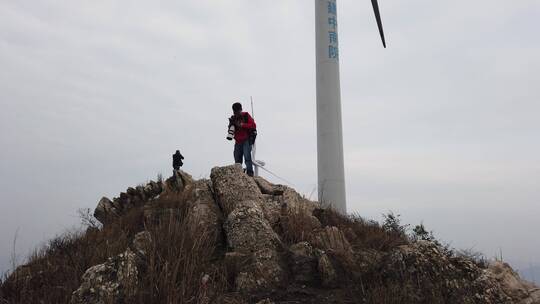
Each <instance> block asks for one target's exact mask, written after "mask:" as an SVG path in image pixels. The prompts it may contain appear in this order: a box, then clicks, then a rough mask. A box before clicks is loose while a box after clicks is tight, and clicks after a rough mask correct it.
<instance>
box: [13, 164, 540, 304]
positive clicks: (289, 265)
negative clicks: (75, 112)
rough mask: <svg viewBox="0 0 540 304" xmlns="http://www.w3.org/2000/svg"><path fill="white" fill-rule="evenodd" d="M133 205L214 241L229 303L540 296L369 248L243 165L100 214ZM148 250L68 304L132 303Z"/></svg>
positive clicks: (462, 268) (136, 244) (434, 250)
mask: <svg viewBox="0 0 540 304" xmlns="http://www.w3.org/2000/svg"><path fill="white" fill-rule="evenodd" d="M136 207H140V208H141V209H140V210H142V211H143V217H144V223H145V224H148V225H155V224H158V225H159V224H162V223H167V222H181V223H182V225H178V226H175V227H177V228H178V227H181V230H182V233H189V234H191V238H190V239H197V240H200V239H201V236H204V237H205V240H206V239H207V238H206V237H208V238H209V239H211V240H212V244H213V247H215V248H219V250H216V251H215V252H217V253H213V254H214V255H212V261H213V262H216V264H217V265H218V266H220V267H222V266H223V267H224V268H225V270H226V271H224V272H225V273H226V276H227V277H228V278H227V279H228V280H229V281H228V283H229V284H234V292H232V293H229V294H228V295H227V296H224V297H223V298H222V299H229V298H230V299H234V300H231V302H230V303H233V302H234V303H273V302H272V300H275V299H276V298H274V297H268V296H269V295H273V294H279V293H280V290H282V289H287V287H288V286H291V285H292V286H295V287H294V288H293V289H294V290H295V291H294V292H295V293H298V294H300V295H302V296H299V297H300V298H302V297H304V298H306V297H310V295H313V294H316V292H314V291H313V290H325V292H324V293H325V296H324V297H323V298H324V299H333V298H334V294H333V292H332V291H333V290H337V289H339V287H340V286H341V284H343V283H344V282H347V280H350V281H349V282H351V281H352V282H364V283H366V282H365V281H364V278H365V277H370V278H377V279H378V280H379V279H380V280H381V284H382V285H384V284H386V283H389V285H392V286H399V288H401V289H402V290H400V292H402V291H405V294H406V296H407V297H408V298H407V299H406V300H404V302H403V303H426V301H429V299H428V298H426V297H428V296H430V293H431V291H432V290H437V291H438V292H442V293H443V294H442V295H440V296H441V297H442V298H444V299H446V300H447V301H448V303H487V304H490V303H491V304H495V303H497V304H502V303H504V304H507V303H508V304H510V303H517V304H540V289H538V288H537V287H536V286H534V285H533V284H530V283H528V282H525V281H523V280H521V279H520V278H519V276H518V275H517V274H516V273H515V272H514V271H513V270H512V269H511V268H510V266H508V265H507V264H504V263H500V262H494V263H492V264H490V265H489V267H487V268H486V267H483V266H482V265H479V264H478V263H476V262H474V261H473V260H472V259H470V258H466V257H461V256H456V255H454V254H452V253H451V252H450V251H448V250H446V249H445V248H444V247H441V246H440V245H439V244H437V243H436V242H428V241H416V242H409V241H404V242H402V243H399V244H403V243H406V244H407V245H402V246H397V245H394V246H393V247H391V249H387V250H386V251H382V250H375V249H368V248H363V244H361V243H359V241H358V240H359V239H361V237H362V233H364V232H363V231H362V230H359V229H357V227H356V228H355V229H352V228H350V227H351V225H352V224H351V223H350V222H347V223H349V224H350V225H349V224H348V225H343V224H342V225H339V224H338V223H339V221H340V220H339V219H337V218H336V217H337V216H338V215H336V214H335V213H333V212H332V211H329V210H328V209H324V208H321V207H320V206H319V205H318V204H317V203H316V202H312V201H310V200H309V199H306V198H305V197H304V196H302V195H300V194H299V193H297V192H296V191H295V190H294V189H292V188H290V187H287V186H283V185H274V184H272V183H270V182H268V181H267V180H265V179H263V178H261V177H255V178H251V177H249V176H247V175H246V174H244V173H243V172H242V168H241V166H240V165H233V166H226V167H216V168H213V169H212V172H211V179H210V180H206V179H202V180H194V179H193V178H192V177H191V176H189V175H188V174H186V173H185V172H183V171H178V172H176V173H175V175H174V176H173V177H171V178H169V179H167V180H166V181H164V182H161V183H155V182H150V183H148V184H147V185H145V186H139V187H135V188H128V189H127V190H126V192H125V193H121V194H120V196H119V197H118V198H114V199H113V200H109V199H108V198H105V197H104V198H102V199H101V200H100V201H99V203H98V206H97V207H96V210H95V216H96V218H98V219H99V221H100V222H102V223H103V224H104V225H109V224H110V223H112V222H114V221H116V220H118V219H119V218H120V217H122V216H125V215H126V214H127V213H128V212H129V211H130V210H131V209H133V208H136ZM165 227H168V226H165ZM167 229H168V228H167ZM287 230H294V231H289V232H294V233H296V234H294V233H291V234H290V235H289V234H286V233H285V231H287ZM355 231H356V233H358V235H357V234H356V233H355ZM381 233H382V232H381ZM193 236H195V237H193ZM156 239H157V238H156ZM156 243H157V242H156ZM291 243H294V244H292V245H290V244H291ZM151 249H153V250H155V247H152V237H151V234H150V232H148V231H143V232H140V233H138V234H136V235H135V237H134V238H133V241H132V243H131V244H130V245H129V247H128V248H126V250H125V251H124V252H123V253H121V254H119V255H117V256H114V257H111V258H109V259H108V260H107V261H106V262H105V263H102V264H99V265H95V266H93V267H91V268H89V269H88V270H87V271H86V272H85V273H84V275H83V276H82V284H81V286H80V287H79V288H78V289H77V290H76V291H75V292H73V295H72V298H71V304H82V303H86V304H105V303H116V304H122V303H127V301H128V299H129V297H130V296H132V295H134V294H135V293H136V291H137V289H138V288H139V284H140V283H141V273H144V271H145V270H148V268H147V263H148V260H149V259H147V256H148V255H149V250H151ZM152 252H153V253H155V251H152ZM151 256H153V255H151ZM214 260H216V261H214ZM214 266H216V265H212V267H214ZM17 273H18V275H17V277H20V280H22V281H23V282H25V281H28V280H29V278H31V275H33V274H31V273H30V272H27V271H26V269H25V268H20V270H18V271H17ZM208 273H211V272H206V268H205V269H204V273H203V274H202V275H201V277H200V280H201V281H200V282H201V283H200V284H201V286H200V291H199V294H198V295H197V297H196V298H194V299H195V300H194V301H195V302H197V303H205V304H206V303H212V300H213V295H214V292H215V290H217V288H216V289H214V287H213V286H211V285H212V284H213V278H212V275H209V274H208ZM197 275H199V274H197ZM377 282H378V281H377ZM396 282H397V283H396ZM364 283H362V284H364ZM362 284H360V285H362ZM377 284H378V283H377ZM368 285H369V284H368ZM310 288H311V291H306V289H310ZM361 288H364V286H363V285H362V286H361ZM195 289H197V288H195ZM426 290H427V292H426ZM326 291H328V293H326ZM319 299H321V298H319ZM328 301H330V300H328ZM332 301H333V302H332V303H340V300H339V299H335V300H332ZM312 302H313V303H316V302H317V301H316V300H313V301H312ZM319 302H320V303H330V302H327V301H326V300H323V301H322V302H321V301H319ZM218 303H229V302H227V301H225V302H223V301H221V302H219V301H218ZM295 303H296V302H295ZM298 303H307V302H298Z"/></svg>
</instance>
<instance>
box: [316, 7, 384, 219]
mask: <svg viewBox="0 0 540 304" xmlns="http://www.w3.org/2000/svg"><path fill="white" fill-rule="evenodd" d="M371 2H372V4H373V10H374V12H375V17H376V19H377V24H378V26H379V33H380V35H381V39H382V41H383V45H384V46H385V47H386V43H385V40H384V34H383V29H382V22H381V19H380V14H379V6H378V3H377V0H372V1H371ZM315 35H316V38H315V41H316V65H317V68H316V70H317V171H318V192H319V202H321V203H324V204H329V205H330V206H332V207H333V208H334V209H335V210H337V211H339V212H341V213H344V214H345V213H346V212H347V202H346V197H345V170H344V164H343V126H342V122H341V90H340V83H339V39H338V22H337V7H336V0H315Z"/></svg>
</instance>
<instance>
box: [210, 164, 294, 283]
mask: <svg viewBox="0 0 540 304" xmlns="http://www.w3.org/2000/svg"><path fill="white" fill-rule="evenodd" d="M210 177H211V179H212V184H213V186H214V191H215V194H216V197H217V200H218V203H219V204H220V206H221V209H222V210H223V212H224V215H225V216H226V220H225V223H224V230H225V233H226V235H227V247H228V249H229V251H232V252H238V253H240V254H247V255H250V256H251V260H252V263H248V264H247V265H245V266H244V267H242V268H241V269H239V273H238V275H237V277H236V288H237V290H239V291H243V292H251V291H256V290H260V289H268V288H274V287H276V286H278V285H279V284H280V283H281V282H282V281H283V279H284V276H285V272H284V270H283V269H282V261H281V257H280V255H279V254H278V252H279V251H281V250H282V244H281V241H280V239H279V236H278V235H277V234H276V233H275V232H274V230H272V227H271V225H270V223H269V222H268V220H267V219H266V217H265V216H264V212H263V209H262V207H261V206H262V204H263V203H264V199H263V196H262V193H261V191H260V190H259V187H258V186H257V184H256V183H255V181H254V180H253V179H252V178H250V177H248V176H247V175H245V174H243V172H242V168H241V166H240V165H233V166H228V167H216V168H213V169H212V173H211V175H210Z"/></svg>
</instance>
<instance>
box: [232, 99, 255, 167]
mask: <svg viewBox="0 0 540 304" xmlns="http://www.w3.org/2000/svg"><path fill="white" fill-rule="evenodd" d="M232 110H233V114H234V115H233V116H231V118H229V121H230V123H231V124H233V125H234V127H235V128H234V140H235V144H234V153H233V154H234V162H235V163H237V164H242V158H243V159H244V160H245V162H246V173H247V174H248V175H249V176H253V162H252V160H251V148H252V146H253V143H254V142H255V136H256V134H257V131H256V128H257V125H256V124H255V120H253V118H252V117H251V115H249V113H248V112H243V111H242V104H240V103H239V102H236V103H234V104H233V105H232Z"/></svg>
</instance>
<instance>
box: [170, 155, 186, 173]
mask: <svg viewBox="0 0 540 304" xmlns="http://www.w3.org/2000/svg"><path fill="white" fill-rule="evenodd" d="M172 159H173V161H172V166H173V169H174V172H177V171H178V170H180V167H182V166H183V165H184V163H183V162H182V160H183V159H184V156H182V154H180V151H179V150H176V153H174V154H173V156H172Z"/></svg>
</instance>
